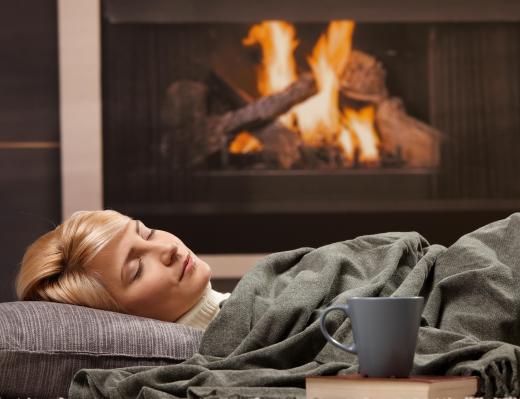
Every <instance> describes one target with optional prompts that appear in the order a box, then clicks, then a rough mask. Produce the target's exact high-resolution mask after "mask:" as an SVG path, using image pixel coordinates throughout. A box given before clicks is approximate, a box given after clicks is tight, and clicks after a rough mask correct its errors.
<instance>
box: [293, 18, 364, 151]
mask: <svg viewBox="0 0 520 399" xmlns="http://www.w3.org/2000/svg"><path fill="white" fill-rule="evenodd" d="M353 31H354V22H352V21H333V22H331V23H330V24H329V27H328V29H327V32H326V33H325V34H323V35H321V37H320V38H319V40H318V43H317V44H316V46H315V47H314V50H313V52H312V55H311V56H310V57H309V59H308V61H309V64H310V66H311V70H312V73H313V75H314V78H315V79H316V83H317V86H318V93H317V94H316V95H314V96H312V97H310V98H309V99H307V100H306V101H304V102H303V103H301V104H299V105H297V106H296V107H294V108H293V109H294V112H295V114H296V115H297V118H296V119H297V125H298V128H299V130H300V133H301V135H302V139H303V141H304V142H305V143H307V144H308V145H314V146H316V145H323V144H331V143H333V142H335V141H336V139H337V136H338V135H339V133H340V130H341V126H340V112H339V75H340V74H341V73H342V72H343V69H344V68H345V66H346V64H347V62H348V58H349V56H350V51H351V45H352V33H353Z"/></svg>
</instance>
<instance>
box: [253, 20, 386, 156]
mask: <svg viewBox="0 0 520 399" xmlns="http://www.w3.org/2000/svg"><path fill="white" fill-rule="evenodd" d="M354 27H355V24H354V22H353V21H332V22H331V23H330V24H329V26H328V28H327V31H326V32H325V33H324V34H322V35H321V37H320V38H319V39H318V42H317V43H316V45H315V47H314V49H313V51H312V54H311V55H310V56H309V57H308V59H307V61H308V63H309V66H310V69H311V71H312V74H313V77H314V79H315V81H316V85H317V88H318V92H317V93H316V94H315V95H313V96H312V97H310V98H308V99H307V100H306V101H304V102H302V103H300V104H298V105H296V106H294V107H293V108H292V109H290V110H289V111H288V112H287V113H286V114H285V115H282V116H281V117H280V118H279V120H280V121H281V122H282V123H283V124H285V125H286V126H287V127H289V128H290V129H292V130H293V131H294V132H295V133H296V134H299V135H300V137H301V138H302V140H303V142H304V143H305V144H306V145H308V146H314V147H319V146H324V145H327V146H337V147H338V148H339V149H340V150H341V152H342V154H343V157H344V159H345V164H349V163H351V162H352V161H353V160H354V158H355V154H356V153H357V154H358V155H359V157H358V159H357V161H359V162H367V163H372V162H375V161H377V160H378V159H379V139H378V136H377V133H376V131H375V128H374V108H373V107H366V108H363V109H361V110H360V111H359V112H357V111H355V110H352V109H349V108H346V109H343V110H341V108H340V104H339V98H340V91H339V90H340V78H341V76H342V74H343V72H344V70H345V68H346V65H347V63H348V61H349V57H350V54H351V50H352V35H353V32H354ZM295 36H296V32H295V29H294V27H293V25H291V24H289V23H287V22H283V21H263V22H262V23H260V24H257V25H254V26H253V27H252V28H251V29H250V30H249V34H248V36H247V37H246V38H245V39H244V40H243V44H244V45H246V46H252V45H255V44H259V45H260V46H261V48H262V55H263V58H262V64H261V65H260V67H259V70H258V91H259V92H260V94H262V95H269V94H273V93H276V92H279V91H281V90H283V89H285V88H286V87H287V86H289V85H290V84H291V83H293V82H294V81H295V80H296V79H297V73H296V63H295V59H294V51H295V49H296V47H297V45H298V41H297V40H296V39H295Z"/></svg>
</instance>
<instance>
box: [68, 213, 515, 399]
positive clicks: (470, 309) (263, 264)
mask: <svg viewBox="0 0 520 399" xmlns="http://www.w3.org/2000/svg"><path fill="white" fill-rule="evenodd" d="M446 228H449V226H446ZM519 271H520V213H515V214H513V215H511V216H510V217H508V218H507V219H504V220H500V221H497V222H494V223H491V224H489V225H487V226H484V227H482V228H480V229H478V230H476V231H474V232H472V233H470V234H467V235H465V236H463V237H462V238H460V239H459V240H458V241H457V242H456V243H455V244H453V245H452V246H450V247H449V248H446V247H443V246H440V245H430V244H429V243H428V242H427V241H426V240H425V239H424V238H423V237H422V236H421V235H420V234H418V233H415V232H406V233H385V234H375V235H368V236H361V237H358V238H356V239H353V240H347V241H342V242H337V243H333V244H330V245H326V246H323V247H320V248H316V249H314V248H299V249H295V250H291V251H286V252H279V253H274V254H272V255H269V256H267V257H265V258H264V259H262V260H261V261H260V262H259V263H257V264H256V265H255V266H254V267H253V268H252V269H251V270H250V271H249V272H248V273H247V274H246V275H245V276H244V278H243V279H242V280H241V281H240V283H239V284H238V285H237V287H236V288H235V290H234V291H233V293H232V295H231V297H230V298H229V299H228V300H227V301H226V302H225V303H224V305H223V307H222V309H221V311H220V313H219V315H218V316H217V318H216V319H215V320H214V321H213V322H212V323H211V324H210V326H209V327H208V329H207V330H206V332H205V334H204V336H203V338H202V343H201V347H200V350H199V353H197V354H196V355H195V356H194V357H192V358H191V359H188V360H186V361H185V362H183V363H181V364H177V365H169V366H158V367H153V366H139V367H127V368H120V369H112V370H101V369H83V370H80V371H78V372H77V373H76V375H75V376H74V379H73V381H72V385H71V387H70V392H69V395H70V397H71V398H136V397H137V398H185V397H188V398H217V397H218V398H227V397H230V398H231V397H232V398H237V399H238V398H257V397H258V398H260V397H262V398H305V377H306V376H309V375H332V374H338V373H339V374H350V373H355V372H357V367H358V364H357V358H356V356H355V355H353V354H350V353H347V352H344V351H341V350H340V349H337V348H335V347H333V346H332V345H331V344H329V343H328V342H327V341H326V340H325V339H324V338H323V336H322V334H321V332H320V329H319V315H320V309H323V308H325V307H327V306H329V305H331V304H333V303H346V301H347V299H348V298H350V297H353V296H373V297H374V296H375V297H377V296H415V295H420V296H424V298H425V306H424V311H423V313H422V319H421V327H420V329H419V337H418V341H417V350H416V355H415V359H414V368H413V371H412V374H421V375H428V374H429V375H442V374H448V375H475V376H478V377H479V391H478V392H477V395H478V396H484V397H486V398H492V397H503V396H510V395H511V396H520V386H519V379H518V365H519V363H518V359H519V358H520V347H519V346H518V345H519V344H520V322H519V319H518V318H519V314H520V284H519ZM329 319H330V323H331V324H330V325H329V330H330V331H335V333H334V337H335V338H336V339H339V340H343V341H345V342H347V341H349V342H350V341H352V329H351V325H350V320H349V319H348V318H346V317H345V316H344V315H343V314H341V313H340V312H333V313H331V314H330V316H329Z"/></svg>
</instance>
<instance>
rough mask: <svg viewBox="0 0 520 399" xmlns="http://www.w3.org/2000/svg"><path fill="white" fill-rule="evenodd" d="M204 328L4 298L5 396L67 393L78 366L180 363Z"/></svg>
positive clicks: (1, 364) (1, 351)
mask: <svg viewBox="0 0 520 399" xmlns="http://www.w3.org/2000/svg"><path fill="white" fill-rule="evenodd" d="M202 333H203V331H202V330H197V329H194V328H191V327H187V326H183V325H180V324H176V323H168V322H163V321H158V320H153V319H147V318H144V317H137V316H130V315H126V314H122V313H115V312H108V311H104V310H97V309H90V308H87V307H83V306H75V305H65V304H61V303H53V302H44V301H20V302H6V303H0V370H1V371H0V397H18V396H20V397H38V398H50V397H52V398H56V397H59V396H62V397H67V392H68V388H69V385H70V382H71V380H72V377H73V375H74V373H75V372H76V371H78V370H79V369H82V368H116V367H127V366H136V365H163V364H172V363H178V362H180V361H182V360H184V359H187V358H189V357H191V356H192V355H193V354H194V353H195V352H196V351H197V350H198V347H199V344H200V339H201V337H202Z"/></svg>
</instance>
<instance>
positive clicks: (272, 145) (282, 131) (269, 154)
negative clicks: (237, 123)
mask: <svg viewBox="0 0 520 399" xmlns="http://www.w3.org/2000/svg"><path fill="white" fill-rule="evenodd" d="M254 134H255V137H258V138H259V139H260V141H261V142H262V145H263V153H264V156H265V157H266V158H270V159H275V160H276V161H277V163H278V166H279V167H280V168H282V169H290V168H291V166H293V165H294V164H295V163H296V162H298V161H299V160H300V157H301V153H300V146H301V144H302V142H301V139H300V137H299V136H298V133H296V132H293V131H292V130H290V129H288V128H286V127H285V126H284V125H282V124H281V123H280V122H278V121H275V122H273V123H271V124H269V125H267V126H265V127H263V128H260V129H258V130H257V131H256V132H254Z"/></svg>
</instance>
